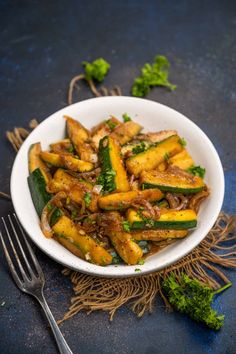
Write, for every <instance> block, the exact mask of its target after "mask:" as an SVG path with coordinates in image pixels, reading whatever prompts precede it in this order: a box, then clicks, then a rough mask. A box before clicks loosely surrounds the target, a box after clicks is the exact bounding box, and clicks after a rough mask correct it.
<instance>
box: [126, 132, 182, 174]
mask: <svg viewBox="0 0 236 354" xmlns="http://www.w3.org/2000/svg"><path fill="white" fill-rule="evenodd" d="M182 150H183V146H182V145H181V143H180V137H179V136H178V135H172V136H171V137H169V138H167V139H165V140H162V141H161V142H160V143H158V144H157V145H156V146H153V147H150V148H149V149H148V150H146V151H144V152H141V153H140V154H137V155H135V156H131V157H130V158H128V159H127V160H126V167H127V170H128V172H129V173H130V174H133V175H135V177H137V176H139V174H140V172H141V171H150V170H153V169H155V168H156V167H157V166H158V165H159V164H160V163H162V162H163V161H165V160H167V159H168V158H170V157H171V156H174V155H176V154H177V153H179V152H180V151H182Z"/></svg>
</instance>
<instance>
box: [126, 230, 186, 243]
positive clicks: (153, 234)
mask: <svg viewBox="0 0 236 354" xmlns="http://www.w3.org/2000/svg"><path fill="white" fill-rule="evenodd" d="M187 234H188V230H142V231H133V232H132V234H131V235H132V238H133V239H134V240H136V241H164V240H167V239H178V238H184V237H186V236H187Z"/></svg>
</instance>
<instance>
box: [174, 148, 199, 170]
mask: <svg viewBox="0 0 236 354" xmlns="http://www.w3.org/2000/svg"><path fill="white" fill-rule="evenodd" d="M168 164H169V165H171V166H177V167H179V168H181V169H182V170H188V169H189V168H190V167H191V166H193V165H195V162H194V161H193V159H192V157H191V156H190V155H189V153H188V151H187V150H186V149H183V151H181V152H179V153H178V154H176V155H175V156H173V157H171V158H170V159H169V160H168Z"/></svg>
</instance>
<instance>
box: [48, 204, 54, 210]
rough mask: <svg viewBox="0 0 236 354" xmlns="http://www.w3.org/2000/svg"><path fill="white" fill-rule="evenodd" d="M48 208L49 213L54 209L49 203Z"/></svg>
mask: <svg viewBox="0 0 236 354" xmlns="http://www.w3.org/2000/svg"><path fill="white" fill-rule="evenodd" d="M47 208H48V210H49V211H51V210H52V209H53V206H52V204H50V203H48V205H47Z"/></svg>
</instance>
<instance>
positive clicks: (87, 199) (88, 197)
mask: <svg viewBox="0 0 236 354" xmlns="http://www.w3.org/2000/svg"><path fill="white" fill-rule="evenodd" d="M91 199H92V197H91V193H89V192H86V193H85V195H84V201H85V205H86V207H88V206H89V204H90V203H91Z"/></svg>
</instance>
